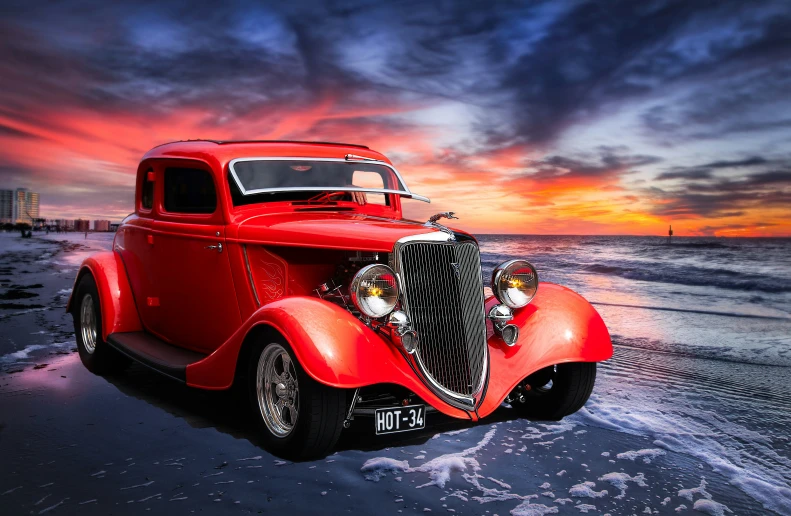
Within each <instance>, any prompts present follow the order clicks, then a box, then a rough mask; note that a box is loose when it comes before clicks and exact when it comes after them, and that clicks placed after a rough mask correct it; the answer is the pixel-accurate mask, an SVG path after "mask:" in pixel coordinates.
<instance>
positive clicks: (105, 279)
mask: <svg viewBox="0 0 791 516" xmlns="http://www.w3.org/2000/svg"><path fill="white" fill-rule="evenodd" d="M87 273H90V274H91V275H92V276H93V279H94V281H96V288H97V289H98V291H99V303H100V304H101V307H102V338H103V339H106V338H107V336H108V335H109V334H111V333H115V332H124V331H141V330H142V329H143V327H142V325H141V324H140V317H139V316H138V314H137V307H135V300H134V297H133V296H132V289H131V287H130V286H129V279H128V278H127V277H126V268H125V267H124V262H123V260H121V257H120V256H119V255H118V254H117V253H114V252H112V251H105V252H101V253H96V254H94V255H92V256H90V257H89V258H86V259H85V261H83V262H82V265H81V266H80V271H79V273H77V278H76V279H75V280H74V287H73V288H72V290H71V295H70V296H69V301H68V303H66V311H67V312H68V311H70V310H71V302H72V299H73V297H74V291H75V289H76V288H77V283H78V282H79V281H80V279H81V278H82V277H83V276H84V275H85V274H87Z"/></svg>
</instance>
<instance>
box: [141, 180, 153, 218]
mask: <svg viewBox="0 0 791 516" xmlns="http://www.w3.org/2000/svg"><path fill="white" fill-rule="evenodd" d="M153 173H154V171H153V170H148V171H147V172H146V173H145V175H144V176H143V189H142V191H141V194H142V196H141V197H142V198H141V200H140V206H141V208H143V209H144V210H150V209H151V208H153V207H154V182H153V181H150V180H149V178H148V176H149V175H150V174H153Z"/></svg>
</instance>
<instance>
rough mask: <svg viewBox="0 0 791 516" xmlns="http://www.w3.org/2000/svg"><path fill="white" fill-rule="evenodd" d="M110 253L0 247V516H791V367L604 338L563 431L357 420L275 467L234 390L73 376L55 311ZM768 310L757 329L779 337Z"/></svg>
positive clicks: (54, 241) (505, 421) (77, 243)
mask: <svg viewBox="0 0 791 516" xmlns="http://www.w3.org/2000/svg"><path fill="white" fill-rule="evenodd" d="M110 239H111V236H109V235H100V234H96V235H94V234H91V235H89V236H88V238H87V239H85V238H83V235H66V236H64V235H49V236H48V237H46V238H42V237H36V238H33V239H30V240H24V241H23V240H21V239H19V238H18V236H17V235H16V234H0V287H1V288H0V292H1V293H2V295H3V297H2V300H0V303H2V305H1V306H0V308H1V309H0V371H1V372H0V458H1V459H0V463H2V467H1V468H0V507H2V513H3V514H8V515H15V514H102V515H106V514H140V513H142V512H144V511H146V512H150V513H153V514H164V513H170V514H188V513H192V512H203V513H209V514H226V513H227V514H259V513H273V514H284V513H287V512H288V513H293V514H301V513H315V512H322V513H333V514H334V513H359V514H377V515H378V514H399V513H402V514H413V513H423V512H430V513H433V514H437V513H442V514H445V513H454V514H483V515H494V514H499V515H501V516H502V515H507V514H513V515H516V516H526V515H530V516H535V515H543V514H580V513H589V514H611V515H618V514H694V513H705V514H714V515H725V514H791V487H789V482H791V442H790V441H789V437H788V435H787V429H788V428H789V425H790V424H791V387H789V385H791V368H789V367H787V366H785V365H774V366H773V365H767V364H761V363H748V362H745V361H735V360H723V359H722V357H718V356H716V354H713V355H712V356H707V354H705V353H698V354H695V353H679V352H677V350H675V349H648V348H645V347H637V346H635V345H633V341H630V340H628V339H627V338H624V339H622V340H619V339H618V338H617V334H618V328H617V327H616V328H611V331H613V334H614V335H616V338H615V343H616V349H615V356H614V358H613V359H612V360H611V361H609V362H607V363H605V364H603V365H602V366H601V367H600V369H599V377H598V380H597V385H596V388H595V391H594V395H593V397H592V398H591V400H590V402H589V403H588V405H587V406H586V408H585V409H583V410H582V411H581V412H579V413H578V414H575V415H574V416H572V417H569V418H567V419H565V420H564V421H562V422H560V423H549V424H548V423H541V422H531V421H526V420H518V419H515V416H514V415H513V414H512V411H511V410H510V409H509V407H508V406H505V405H504V406H503V407H501V409H499V410H498V412H497V413H496V414H495V415H494V416H493V417H492V418H490V419H488V420H485V421H484V422H482V423H480V424H477V425H469V424H465V423H459V422H454V421H451V420H449V419H443V418H440V417H439V416H436V415H433V414H432V415H430V416H429V417H433V420H431V421H429V425H428V426H429V428H427V429H426V430H425V431H423V432H420V433H415V434H411V435H403V434H401V435H398V434H397V435H396V436H390V437H387V438H381V437H376V436H375V435H373V434H374V432H373V425H372V424H370V421H367V420H363V419H360V420H359V421H355V423H354V424H353V426H352V428H351V429H350V430H349V431H347V432H345V433H344V435H343V436H342V438H341V439H342V440H341V443H340V445H339V448H338V451H337V452H336V453H334V454H333V455H331V456H329V457H326V458H324V459H321V460H317V461H310V462H301V463H293V462H288V461H283V460H281V459H279V458H278V457H274V456H272V455H271V454H269V453H267V452H266V451H265V450H264V449H263V448H261V447H260V445H259V444H260V443H259V441H258V440H257V438H256V435H255V432H254V431H253V430H252V424H251V422H250V421H248V420H247V419H246V417H245V416H244V415H243V410H242V409H241V407H239V401H238V399H237V397H236V396H235V393H233V392H202V391H197V390H193V389H189V388H187V387H184V386H181V385H179V384H176V383H174V382H171V381H169V380H168V379H166V378H163V377H160V376H158V375H156V374H155V373H153V372H151V371H149V370H147V369H145V368H143V367H141V366H137V365H133V366H132V367H131V368H130V369H129V370H128V371H126V372H125V373H124V374H122V375H119V376H117V377H98V376H94V375H93V374H91V373H89V372H88V371H87V370H86V369H85V368H84V367H83V366H82V365H81V363H80V360H79V357H78V356H77V354H76V352H75V351H76V348H75V343H74V336H73V331H72V325H71V318H70V316H68V315H67V314H65V312H64V306H65V303H66V300H67V299H68V295H69V292H70V289H71V286H72V282H73V279H74V275H75V273H76V269H77V266H78V264H79V262H80V261H81V260H82V258H83V257H84V256H85V255H86V254H88V253H90V252H94V251H96V250H100V249H108V248H109V246H110V244H111V240H110ZM709 311H712V310H709ZM603 314H604V316H605V320H607V321H608V323H609V322H610V321H609V319H608V313H607V310H606V309H605V310H604V311H603ZM660 316H661V315H660ZM770 316H771V317H773V318H771V317H768V318H767V319H765V320H764V319H759V320H758V323H756V324H765V325H767V327H768V328H770V330H769V331H771V332H775V333H776V334H777V335H780V338H781V340H782V336H783V335H788V334H787V333H785V332H786V331H787V329H788V328H789V322H788V321H787V320H784V319H783V318H782V317H780V316H778V315H776V314H775V315H772V314H770ZM609 317H610V318H611V319H613V320H616V321H620V320H622V318H619V316H618V314H617V313H614V312H613V313H612V314H611V315H610V316H609ZM775 351H776V350H775ZM775 351H772V352H773V353H774V352H775Z"/></svg>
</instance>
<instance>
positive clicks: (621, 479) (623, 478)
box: [599, 471, 648, 499]
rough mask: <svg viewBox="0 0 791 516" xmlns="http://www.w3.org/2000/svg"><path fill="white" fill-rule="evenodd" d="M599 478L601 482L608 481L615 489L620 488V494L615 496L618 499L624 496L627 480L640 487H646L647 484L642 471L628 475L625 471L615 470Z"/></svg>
mask: <svg viewBox="0 0 791 516" xmlns="http://www.w3.org/2000/svg"><path fill="white" fill-rule="evenodd" d="M599 480H601V481H602V482H609V483H610V484H612V486H613V487H615V488H616V489H620V490H621V494H619V495H617V496H616V497H615V498H618V499H621V498H623V497H625V496H626V488H627V487H628V486H627V482H634V483H635V484H637V485H638V486H640V487H648V484H646V483H645V475H643V474H642V473H638V474H637V475H635V476H630V475H629V474H627V473H623V472H619V471H616V472H612V473H607V474H605V475H602V476H600V477H599Z"/></svg>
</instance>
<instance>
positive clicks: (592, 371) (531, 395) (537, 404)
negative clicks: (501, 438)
mask: <svg viewBox="0 0 791 516" xmlns="http://www.w3.org/2000/svg"><path fill="white" fill-rule="evenodd" d="M550 380H551V381H552V383H551V385H549V381H550ZM594 383H596V362H571V363H567V364H558V365H556V366H550V367H547V368H545V369H541V370H540V371H536V372H535V373H533V374H532V375H530V376H528V377H527V378H526V379H525V381H524V382H522V384H521V385H522V386H525V388H524V389H523V390H522V391H521V392H520V393H521V395H522V399H523V401H520V400H519V399H517V400H514V401H513V402H512V406H513V407H514V409H516V410H517V412H518V413H519V415H520V416H521V417H526V418H529V419H538V420H547V421H559V420H561V419H563V418H564V417H566V416H568V415H571V414H573V413H575V412H576V411H578V410H579V409H581V408H582V407H583V405H585V402H587V401H588V398H589V397H590V395H591V392H593V385H594ZM527 386H529V388H527Z"/></svg>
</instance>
